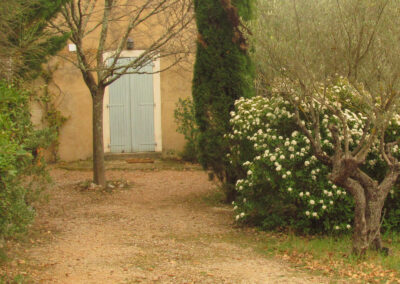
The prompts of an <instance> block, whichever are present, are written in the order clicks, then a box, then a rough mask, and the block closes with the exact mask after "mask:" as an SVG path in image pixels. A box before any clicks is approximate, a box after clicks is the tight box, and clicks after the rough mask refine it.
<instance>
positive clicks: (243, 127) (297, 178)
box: [226, 84, 400, 229]
mask: <svg viewBox="0 0 400 284" xmlns="http://www.w3.org/2000/svg"><path fill="white" fill-rule="evenodd" d="M277 90H278V89H277ZM291 91H294V90H293V89H291ZM349 91H351V87H349V86H347V85H346V84H338V85H335V86H332V87H331V88H330V89H329V92H330V93H331V94H332V96H334V95H338V96H341V95H342V94H343V93H345V94H347V93H348V92H349ZM346 92H347V93H346ZM328 97H329V96H328ZM296 98H297V101H300V100H301V99H300V96H297V97H295V100H296ZM327 100H328V99H327ZM333 102H334V103H332V104H331V105H333V106H334V107H336V108H338V109H341V114H342V118H344V119H345V122H346V124H345V125H343V123H342V121H343V120H341V118H339V117H338V116H337V115H335V114H332V113H330V111H329V109H328V108H327V107H326V106H324V105H321V106H320V107H319V110H320V128H321V131H320V132H321V133H320V134H321V146H322V149H323V151H325V152H326V153H327V154H331V153H332V151H333V150H334V149H333V148H334V144H335V141H334V140H333V137H332V133H331V132H330V131H329V130H328V129H329V125H331V124H334V125H336V126H337V127H338V130H339V131H338V133H339V134H340V136H339V139H340V141H341V142H342V143H343V142H344V140H345V138H344V136H343V135H344V131H343V129H344V128H347V130H348V131H347V132H348V133H349V137H348V141H349V144H350V148H351V149H353V148H355V147H357V145H358V144H359V142H360V139H361V138H362V137H363V135H364V132H363V129H364V126H365V124H366V121H367V117H366V116H365V115H363V114H362V113H356V112H353V111H351V110H350V109H346V108H344V107H343V106H344V105H346V104H350V103H351V101H350V98H349V97H344V99H343V98H339V99H337V100H334V101H333ZM313 104H316V102H313ZM301 106H302V108H303V109H307V104H306V103H303V104H302V105H301ZM314 106H315V105H314ZM294 116H295V114H294V112H293V109H292V107H291V103H290V101H288V100H285V99H283V98H282V97H272V98H265V97H261V96H257V97H254V98H251V99H244V98H241V99H239V100H237V101H236V102H235V111H232V112H231V120H230V123H231V126H232V132H231V133H230V134H228V135H227V136H226V137H227V139H228V140H229V141H230V145H231V153H230V154H229V155H228V158H229V159H230V162H231V163H237V162H239V166H240V167H242V168H244V169H245V172H246V177H245V178H243V179H240V180H238V181H237V183H236V190H237V191H238V192H239V193H240V194H241V196H245V197H247V199H246V200H247V202H251V192H252V191H254V190H256V189H257V188H258V187H259V186H261V185H263V184H264V186H267V185H265V184H269V186H274V184H278V190H282V191H284V192H286V194H288V195H289V196H291V197H292V198H295V199H297V201H298V202H301V203H302V204H303V206H304V208H306V210H305V211H304V214H305V216H306V217H307V218H315V219H320V218H321V217H322V216H323V215H324V214H327V213H328V212H336V211H335V210H340V209H337V208H340V207H341V206H345V205H343V204H344V203H346V202H347V201H346V202H345V200H349V198H350V197H348V196H347V193H346V191H345V190H344V189H342V188H339V187H337V186H336V185H334V184H332V183H331V182H330V181H328V180H327V175H328V173H329V172H328V169H327V168H326V167H325V166H323V165H322V164H321V163H320V162H319V161H318V159H317V158H316V157H315V156H314V155H313V152H312V149H311V144H310V140H309V139H308V138H307V137H306V136H305V135H303V133H301V132H300V130H299V128H297V129H296V126H295V122H294ZM301 124H303V125H304V126H306V128H308V129H309V131H310V132H312V131H313V129H312V125H311V123H308V122H307V121H305V120H304V121H301ZM391 125H392V126H393V127H394V129H395V128H400V115H396V116H395V118H394V119H393V120H392V121H391ZM244 144H246V145H251V149H250V150H246V151H252V153H253V154H250V155H249V156H248V157H247V160H245V161H244V162H240V155H239V154H240V150H241V149H242V148H241V147H242V146H243V145H244ZM393 152H394V153H395V154H397V155H399V154H400V149H399V147H397V146H396V147H394V148H393ZM370 157H371V158H370V159H369V160H368V165H367V166H374V165H375V164H376V163H378V162H380V161H381V160H380V158H379V142H378V141H376V143H375V144H374V147H373V149H372V151H371V154H370ZM255 185H256V186H255ZM346 204H350V203H349V202H347V203H346ZM236 206H238V205H236ZM346 206H350V205H346ZM235 210H239V211H240V210H242V211H240V213H239V214H238V215H236V219H237V220H239V219H241V218H244V217H245V216H246V213H245V211H246V209H245V208H243V206H240V205H239V206H238V207H236V209H235ZM243 211H244V212H243ZM332 214H333V213H332ZM347 221H348V220H347ZM343 222H344V221H343ZM343 222H342V223H341V224H339V225H336V226H338V228H347V229H350V228H351V226H350V225H348V224H346V223H343Z"/></svg>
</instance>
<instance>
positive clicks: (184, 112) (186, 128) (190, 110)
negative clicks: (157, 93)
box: [174, 98, 199, 162]
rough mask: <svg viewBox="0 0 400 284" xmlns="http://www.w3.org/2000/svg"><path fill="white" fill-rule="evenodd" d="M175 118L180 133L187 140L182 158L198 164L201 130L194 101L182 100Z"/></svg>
mask: <svg viewBox="0 0 400 284" xmlns="http://www.w3.org/2000/svg"><path fill="white" fill-rule="evenodd" d="M174 117H175V122H176V123H177V125H178V128H177V131H178V133H181V134H183V135H184V137H185V140H186V144H185V147H184V149H183V151H182V153H181V156H182V158H183V159H184V160H186V161H190V162H197V158H198V148H197V139H198V134H199V128H198V127H197V124H196V119H195V113H194V105H193V101H192V100H191V99H190V98H186V99H181V98H180V99H179V101H178V103H177V104H176V109H175V112H174Z"/></svg>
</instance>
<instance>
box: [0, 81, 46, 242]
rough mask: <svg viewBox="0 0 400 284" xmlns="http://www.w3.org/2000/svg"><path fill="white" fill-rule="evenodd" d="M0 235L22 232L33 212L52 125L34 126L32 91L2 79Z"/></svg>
mask: <svg viewBox="0 0 400 284" xmlns="http://www.w3.org/2000/svg"><path fill="white" fill-rule="evenodd" d="M0 134H1V135H0V238H4V237H5V238H7V237H11V236H14V235H15V234H16V233H20V232H23V231H24V230H25V229H26V226H27V225H28V224H29V222H30V221H31V220H32V218H33V216H34V210H33V208H32V206H31V205H30V203H31V201H32V200H33V197H34V194H35V193H36V192H37V190H36V189H38V188H39V187H40V186H41V185H43V178H45V177H46V172H45V168H44V167H45V165H44V162H43V158H42V156H41V155H40V149H41V148H45V147H46V146H48V145H49V143H51V142H52V140H53V135H52V131H51V130H50V129H43V130H34V128H33V126H32V123H31V121H30V113H29V93H28V92H26V91H22V90H19V89H17V88H15V87H13V86H10V85H8V84H7V83H5V82H0Z"/></svg>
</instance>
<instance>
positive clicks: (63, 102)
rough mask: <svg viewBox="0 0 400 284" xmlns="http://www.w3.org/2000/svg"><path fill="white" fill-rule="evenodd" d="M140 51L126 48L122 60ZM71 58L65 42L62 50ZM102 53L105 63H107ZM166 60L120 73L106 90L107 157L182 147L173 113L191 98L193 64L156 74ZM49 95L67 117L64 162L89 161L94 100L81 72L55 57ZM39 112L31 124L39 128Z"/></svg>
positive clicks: (35, 109)
mask: <svg viewBox="0 0 400 284" xmlns="http://www.w3.org/2000/svg"><path fill="white" fill-rule="evenodd" d="M141 52H142V49H140V47H139V48H138V49H137V50H124V51H123V52H122V54H121V59H120V60H121V61H124V60H125V61H126V60H128V61H129V60H132V59H133V58H135V57H136V56H137V55H138V54H140V53H141ZM62 53H63V54H64V55H68V54H69V55H73V53H74V47H73V45H71V44H69V45H68V46H66V47H65V49H64V50H63V51H62ZM107 56H108V53H107V52H105V54H104V59H105V60H107ZM167 60H168V59H163V58H161V59H156V60H155V61H153V62H151V63H149V64H148V65H146V66H144V67H143V68H144V70H143V71H145V72H146V73H149V74H128V75H123V76H122V77H121V78H120V79H118V80H117V81H115V82H114V83H113V84H111V85H110V86H109V87H107V89H106V92H105V96H104V109H103V128H104V131H103V132H104V151H105V153H137V152H164V153H165V152H173V153H177V152H179V151H181V150H182V149H183V146H184V143H185V141H184V138H183V136H182V135H181V134H179V133H177V131H176V129H177V125H176V123H175V119H174V111H175V108H176V103H177V102H178V100H179V98H186V97H190V96H191V81H192V70H191V69H192V63H190V62H185V63H184V64H178V65H175V66H173V67H172V68H170V69H168V70H166V71H163V72H158V71H160V70H162V69H163V65H166V66H168V64H170V63H169V62H167ZM52 65H53V66H57V67H56V68H55V71H54V73H53V82H52V84H51V86H49V87H50V89H51V92H53V93H57V109H58V110H60V111H61V113H62V114H63V115H64V116H65V117H67V121H66V123H65V124H64V125H63V127H62V129H61V132H60V137H59V150H58V155H59V158H60V159H61V160H62V161H75V160H83V159H88V158H91V157H92V99H91V96H90V92H89V90H88V88H87V86H86V84H85V82H84V81H83V79H82V74H81V72H80V70H79V69H78V68H77V67H76V66H75V65H74V64H72V63H71V62H69V61H67V60H62V59H55V61H54V62H53V63H52ZM41 112H42V110H41V109H40V108H38V107H33V110H32V115H33V120H34V122H36V123H38V124H40V120H41V119H40V118H41V116H42V113H41Z"/></svg>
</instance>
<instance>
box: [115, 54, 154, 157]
mask: <svg viewBox="0 0 400 284" xmlns="http://www.w3.org/2000/svg"><path fill="white" fill-rule="evenodd" d="M130 60H132V59H131V58H121V59H120V60H119V63H121V64H126V63H127V62H129V61H130ZM140 71H142V72H148V73H151V72H152V71H153V65H152V64H149V65H147V66H145V67H143V68H142V69H141V70H140ZM109 94H110V103H109V108H110V128H111V129H110V135H111V137H110V138H111V144H110V148H111V149H110V150H111V152H114V153H121V152H126V153H128V152H148V151H155V138H154V96H153V75H152V74H127V75H124V76H121V78H119V79H118V80H117V81H115V82H114V83H113V84H111V86H110V88H109Z"/></svg>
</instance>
